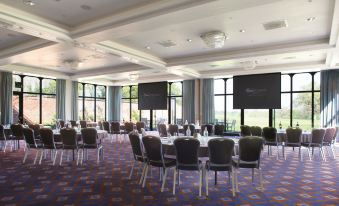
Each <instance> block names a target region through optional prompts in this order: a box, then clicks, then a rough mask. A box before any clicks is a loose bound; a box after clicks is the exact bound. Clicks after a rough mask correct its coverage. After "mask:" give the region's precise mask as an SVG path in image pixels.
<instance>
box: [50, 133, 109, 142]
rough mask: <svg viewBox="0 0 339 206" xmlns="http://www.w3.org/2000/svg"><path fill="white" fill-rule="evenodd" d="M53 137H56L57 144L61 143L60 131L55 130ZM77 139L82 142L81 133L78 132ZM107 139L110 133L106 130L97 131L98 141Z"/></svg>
mask: <svg viewBox="0 0 339 206" xmlns="http://www.w3.org/2000/svg"><path fill="white" fill-rule="evenodd" d="M53 135H54V140H55V141H56V142H61V135H60V131H58V130H53ZM77 137H78V141H79V140H81V131H79V130H77ZM106 137H108V133H107V131H106V130H97V139H98V140H100V141H101V140H103V139H105V138H106Z"/></svg>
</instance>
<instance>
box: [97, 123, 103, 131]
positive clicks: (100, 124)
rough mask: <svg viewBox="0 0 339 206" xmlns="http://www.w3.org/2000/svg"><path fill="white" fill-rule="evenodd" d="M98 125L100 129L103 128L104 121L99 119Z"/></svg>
mask: <svg viewBox="0 0 339 206" xmlns="http://www.w3.org/2000/svg"><path fill="white" fill-rule="evenodd" d="M98 126H99V129H103V127H102V121H99V122H98Z"/></svg>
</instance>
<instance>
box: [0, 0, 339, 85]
mask: <svg viewBox="0 0 339 206" xmlns="http://www.w3.org/2000/svg"><path fill="white" fill-rule="evenodd" d="M267 23H268V24H270V25H271V28H265V26H264V25H266V26H267ZM272 26H273V27H272ZM338 30H339V0H256V1H253V0H171V1H162V0H152V1H151V0H100V1H92V0H72V1H70V0H31V1H27V0H2V1H0V31H1V33H0V69H1V70H7V71H14V72H19V73H33V74H34V73H36V74H38V75H48V76H54V77H57V78H70V79H78V80H81V81H89V82H95V83H102V84H109V85H125V84H133V83H137V82H152V81H163V80H182V79H192V78H217V77H224V76H230V75H242V74H255V73H267V72H277V71H295V70H298V71H303V70H305V71H309V70H322V69H329V68H337V67H339V58H338V57H339V55H338V54H339V53H338V52H339V48H338V47H339V46H338V45H339V35H338V33H339V32H338ZM209 31H221V32H224V33H225V35H226V36H227V39H226V41H225V44H224V46H223V47H221V48H210V47H209V46H208V45H206V43H205V42H204V41H203V40H202V38H201V35H202V34H204V33H206V32H209ZM131 74H135V75H137V76H138V79H137V80H135V81H131V80H129V76H130V75H131Z"/></svg>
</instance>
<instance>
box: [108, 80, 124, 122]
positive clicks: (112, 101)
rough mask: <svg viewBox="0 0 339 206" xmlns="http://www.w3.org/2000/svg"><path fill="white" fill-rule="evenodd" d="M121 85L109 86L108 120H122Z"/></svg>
mask: <svg viewBox="0 0 339 206" xmlns="http://www.w3.org/2000/svg"><path fill="white" fill-rule="evenodd" d="M121 95H122V94H121V87H120V86H109V87H108V107H107V108H108V120H109V121H120V112H121V110H120V108H121Z"/></svg>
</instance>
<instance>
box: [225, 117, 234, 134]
mask: <svg viewBox="0 0 339 206" xmlns="http://www.w3.org/2000/svg"><path fill="white" fill-rule="evenodd" d="M236 122H237V121H236V120H235V119H234V120H232V121H231V122H226V126H227V128H226V129H227V131H233V132H234V131H235V124H236Z"/></svg>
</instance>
